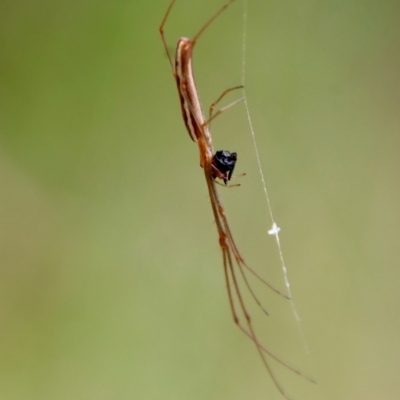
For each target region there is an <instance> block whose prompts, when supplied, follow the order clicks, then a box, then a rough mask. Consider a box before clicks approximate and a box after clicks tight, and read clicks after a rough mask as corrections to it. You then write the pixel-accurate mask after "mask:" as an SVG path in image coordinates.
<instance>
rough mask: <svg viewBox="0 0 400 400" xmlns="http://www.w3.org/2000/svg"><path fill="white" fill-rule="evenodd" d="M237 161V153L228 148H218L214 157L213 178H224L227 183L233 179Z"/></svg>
mask: <svg viewBox="0 0 400 400" xmlns="http://www.w3.org/2000/svg"><path fill="white" fill-rule="evenodd" d="M236 161H237V154H236V153H230V152H229V151H226V150H218V151H217V152H216V153H215V154H214V157H213V160H212V166H213V174H212V176H213V178H214V179H215V178H219V179H222V180H223V181H224V183H225V185H226V184H227V183H228V181H230V180H231V178H232V174H233V170H234V168H235V164H236Z"/></svg>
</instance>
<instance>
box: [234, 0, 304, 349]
mask: <svg viewBox="0 0 400 400" xmlns="http://www.w3.org/2000/svg"><path fill="white" fill-rule="evenodd" d="M247 9H248V4H247V0H243V40H242V54H243V56H242V85H243V87H244V89H243V97H244V107H245V109H246V115H247V120H248V122H249V127H250V131H251V137H252V139H253V145H254V151H255V153H256V157H257V163H258V169H259V172H260V176H261V182H262V185H263V189H264V194H265V198H266V200H267V204H268V210H269V215H270V216H271V221H272V228H271V229H270V230H269V231H268V233H269V234H270V235H274V236H275V239H276V244H277V246H278V251H279V258H280V260H281V267H282V272H283V276H284V280H285V285H286V289H287V294H288V296H289V297H290V298H291V300H290V304H291V308H292V313H293V315H294V317H295V319H296V322H297V327H298V330H299V333H300V336H301V341H302V344H303V348H304V351H305V353H306V354H309V353H310V351H309V348H308V345H307V341H306V339H305V335H304V332H303V328H302V326H301V319H300V316H299V314H298V313H297V310H296V307H295V304H294V301H293V297H292V292H291V290H290V283H289V278H288V271H287V268H286V265H285V260H284V258H283V252H282V247H281V242H280V239H279V231H280V228H279V227H278V225H277V224H276V222H275V219H274V215H273V213H272V206H271V201H270V198H269V195H268V190H267V185H266V183H265V177H264V172H263V169H262V165H261V158H260V154H259V151H258V145H257V141H256V134H255V131H254V128H253V122H252V119H251V116H250V110H249V106H248V103H247V94H246V85H245V77H246V50H247V48H246V42H247Z"/></svg>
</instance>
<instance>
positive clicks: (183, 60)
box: [159, 0, 315, 400]
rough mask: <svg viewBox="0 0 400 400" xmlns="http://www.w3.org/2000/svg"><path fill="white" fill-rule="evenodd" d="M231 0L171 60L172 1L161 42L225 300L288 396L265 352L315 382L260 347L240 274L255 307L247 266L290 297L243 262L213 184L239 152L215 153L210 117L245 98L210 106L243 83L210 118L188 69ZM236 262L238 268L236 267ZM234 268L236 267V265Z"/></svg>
mask: <svg viewBox="0 0 400 400" xmlns="http://www.w3.org/2000/svg"><path fill="white" fill-rule="evenodd" d="M233 1H234V0H230V1H228V2H227V3H226V4H225V5H223V6H222V7H221V8H220V9H219V10H218V11H217V12H216V13H215V14H214V15H213V16H212V17H211V18H210V19H209V20H208V21H207V22H206V23H205V24H204V25H203V26H202V27H201V29H200V30H199V31H198V32H197V34H196V35H195V36H194V37H193V39H189V38H186V37H181V38H180V39H179V40H178V43H177V46H176V51H175V62H174V63H173V61H172V57H171V54H170V52H169V50H168V46H167V42H166V39H165V36H164V25H165V22H166V21H167V19H168V16H169V13H170V11H171V9H172V6H173V5H174V3H175V0H172V1H171V3H170V5H169V7H168V9H167V11H166V13H165V15H164V18H163V20H162V22H161V25H160V27H159V31H160V35H161V40H162V42H163V45H164V48H165V51H166V53H167V56H168V60H169V63H170V65H171V69H172V74H173V77H174V79H175V81H176V85H177V88H178V94H179V100H180V104H181V110H182V117H183V121H184V124H185V126H186V129H187V131H188V133H189V136H190V137H191V139H192V140H193V141H194V142H196V143H197V145H198V148H199V154H200V166H201V167H202V168H203V171H204V177H205V180H206V184H207V188H208V193H209V196H210V203H211V208H212V212H213V215H214V219H215V223H216V227H217V231H218V237H219V246H220V248H221V251H222V260H223V266H224V276H225V282H226V287H227V291H228V299H229V305H230V309H231V313H232V317H233V320H234V322H235V324H236V325H237V326H238V327H239V329H240V330H241V331H242V332H244V333H245V334H246V335H247V336H248V337H249V338H250V339H251V340H252V341H253V343H254V344H255V347H256V349H257V351H258V353H259V355H260V357H261V359H262V362H263V364H264V366H265V368H266V369H267V371H268V373H269V375H270V377H271V379H272V381H273V382H274V384H275V386H276V388H277V389H278V390H279V392H280V393H281V394H282V395H283V396H284V397H285V398H286V399H288V400H289V399H290V398H289V396H288V395H287V393H286V392H285V390H284V389H283V387H282V385H281V384H280V383H279V381H278V380H277V378H276V376H275V373H274V371H273V370H272V368H271V366H270V364H269V360H268V359H267V356H269V357H270V358H273V359H274V360H276V361H277V362H279V363H281V364H282V365H284V366H285V367H286V368H288V369H289V370H291V371H292V372H294V373H296V374H298V375H300V376H302V377H304V378H306V379H308V380H309V381H311V382H314V383H315V381H314V380H313V379H312V378H310V377H308V376H307V375H305V374H304V373H303V372H301V371H299V370H297V369H295V368H293V367H292V366H290V365H289V364H287V363H286V362H284V361H283V360H281V359H280V358H279V357H277V356H276V355H275V354H273V353H272V352H271V351H270V350H268V349H267V348H266V347H265V346H263V345H262V344H261V343H260V341H259V339H258V337H257V336H256V333H255V330H254V327H253V323H252V319H251V316H250V314H249V312H248V310H247V307H246V305H245V302H244V299H243V296H242V293H241V290H240V286H239V283H238V275H239V276H241V277H242V279H243V282H244V284H245V286H246V287H247V289H248V290H249V292H250V294H251V296H252V297H253V298H254V300H255V302H256V303H257V304H258V306H259V307H261V309H262V310H263V311H264V312H265V313H266V314H268V313H267V311H266V310H265V309H264V308H263V307H262V305H261V302H260V301H259V299H258V298H257V296H256V294H255V293H254V291H253V289H252V288H251V286H250V284H249V281H248V279H247V276H246V274H245V270H247V271H249V272H250V273H251V274H253V275H254V276H256V277H257V278H258V279H259V280H260V281H261V282H263V283H264V284H265V285H266V286H268V287H269V288H270V289H272V290H273V291H274V292H276V293H277V294H279V295H281V296H282V297H285V298H287V299H290V297H289V296H287V295H285V294H284V293H281V292H280V291H279V290H277V289H275V288H274V287H273V286H272V285H270V284H269V283H268V282H267V281H266V280H264V279H263V278H262V277H261V276H260V275H259V274H257V272H255V271H254V270H253V269H252V268H250V266H249V265H248V264H247V263H246V261H245V259H244V258H243V256H242V255H241V253H240V251H239V249H238V246H237V245H236V242H235V240H234V238H233V235H232V232H231V228H230V225H229V222H228V219H227V217H226V214H225V209H224V206H223V204H222V201H221V198H220V196H219V193H218V190H217V186H216V183H219V182H218V181H217V179H220V180H222V181H223V182H224V184H225V185H227V184H228V182H229V181H230V180H231V178H232V174H233V170H234V168H235V164H236V161H237V153H235V152H233V153H231V152H229V151H226V150H219V151H216V152H214V149H213V145H212V138H211V133H210V122H211V121H212V120H213V119H214V118H216V117H217V116H218V115H220V114H222V113H223V112H224V111H225V110H227V109H228V108H230V107H232V106H234V105H235V104H237V103H239V102H240V101H242V100H243V98H241V99H238V100H236V101H234V102H232V103H231V104H229V105H227V106H225V107H222V108H220V109H219V110H218V111H217V112H215V113H214V108H215V107H216V106H217V105H218V103H219V102H220V101H221V99H222V98H224V97H225V96H226V95H227V94H228V93H230V92H232V91H233V90H238V89H242V88H243V86H241V85H240V86H235V87H232V88H230V89H227V90H225V91H224V92H223V93H222V94H221V95H220V96H219V98H218V99H217V100H216V101H215V102H214V103H212V104H211V106H210V109H209V116H208V119H206V118H205V117H204V113H203V110H202V107H201V104H200V99H199V96H198V93H197V89H196V85H195V81H194V76H193V68H192V55H193V49H194V47H195V45H196V43H197V40H198V39H199V37H200V36H201V34H202V33H203V32H204V31H205V30H206V28H207V27H208V26H209V25H210V24H211V23H212V22H213V21H214V20H215V19H216V18H217V17H218V16H219V15H220V14H221V13H222V12H223V11H224V10H225V9H226V8H228V6H229V5H230V4H231V3H232V2H233ZM235 265H236V267H235ZM236 268H237V269H236ZM234 297H235V298H236V301H237V303H238V305H239V309H240V312H241V314H243V316H244V319H245V323H243V322H242V321H241V320H240V318H239V313H238V311H237V309H236V305H235V302H234Z"/></svg>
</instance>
